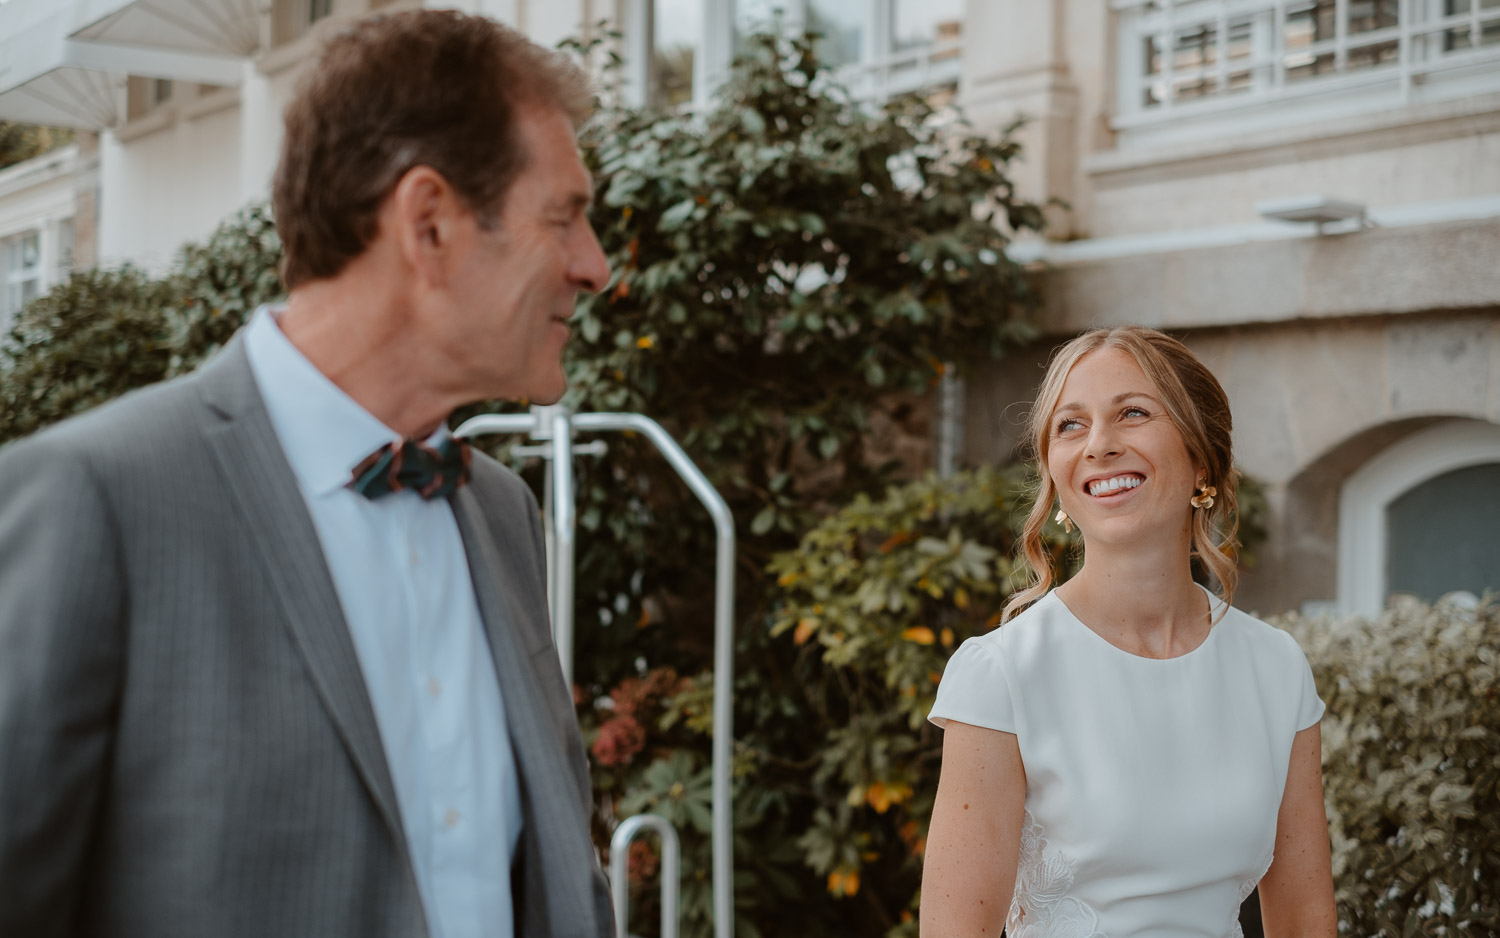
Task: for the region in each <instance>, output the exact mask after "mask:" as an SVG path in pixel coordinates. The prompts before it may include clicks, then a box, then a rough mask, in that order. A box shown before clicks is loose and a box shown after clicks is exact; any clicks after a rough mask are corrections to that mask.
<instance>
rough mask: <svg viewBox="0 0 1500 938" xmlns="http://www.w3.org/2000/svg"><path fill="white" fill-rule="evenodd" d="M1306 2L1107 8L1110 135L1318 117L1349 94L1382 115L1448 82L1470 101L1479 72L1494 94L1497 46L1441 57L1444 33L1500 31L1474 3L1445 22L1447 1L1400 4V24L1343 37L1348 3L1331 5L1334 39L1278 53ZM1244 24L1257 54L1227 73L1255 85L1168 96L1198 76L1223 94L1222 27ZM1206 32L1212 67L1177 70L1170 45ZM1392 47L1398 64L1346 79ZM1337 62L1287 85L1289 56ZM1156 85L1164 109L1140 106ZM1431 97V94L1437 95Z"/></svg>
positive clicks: (1133, 2)
mask: <svg viewBox="0 0 1500 938" xmlns="http://www.w3.org/2000/svg"><path fill="white" fill-rule="evenodd" d="M1300 2H1304V0H1110V8H1111V10H1112V11H1113V12H1114V19H1115V37H1116V41H1115V48H1116V50H1117V53H1118V54H1117V56H1116V61H1117V84H1116V87H1117V89H1118V97H1117V100H1116V109H1115V116H1114V118H1113V120H1112V124H1113V126H1114V128H1115V129H1116V130H1118V131H1121V132H1122V133H1124V134H1127V135H1128V134H1130V133H1131V132H1139V133H1141V134H1142V135H1149V133H1150V131H1152V130H1153V129H1155V128H1161V127H1164V126H1168V125H1173V124H1177V125H1181V124H1183V123H1186V122H1189V121H1192V120H1194V119H1198V118H1210V117H1213V116H1221V115H1226V114H1232V113H1235V112H1243V111H1245V110H1249V109H1255V108H1259V109H1262V110H1270V109H1273V108H1274V109H1277V110H1279V111H1281V112H1282V113H1283V114H1288V115H1289V116H1294V112H1292V111H1290V110H1289V108H1288V105H1289V104H1291V103H1293V102H1297V103H1298V104H1299V106H1300V104H1301V103H1302V102H1306V103H1307V104H1309V105H1311V107H1310V108H1309V109H1308V110H1307V111H1305V112H1304V116H1316V115H1315V111H1316V104H1315V102H1318V101H1322V102H1329V101H1332V100H1334V99H1336V98H1340V97H1342V98H1344V99H1345V100H1347V97H1348V95H1349V94H1350V93H1351V92H1356V91H1357V92H1364V93H1367V94H1370V95H1373V96H1374V97H1375V99H1376V100H1375V101H1374V102H1372V103H1377V104H1378V105H1380V106H1383V107H1400V106H1405V105H1409V104H1412V103H1414V102H1415V101H1416V100H1418V98H1419V97H1421V98H1422V99H1423V100H1428V99H1432V98H1435V97H1443V96H1445V95H1443V94H1442V93H1441V90H1440V89H1437V86H1438V85H1440V84H1442V83H1443V82H1447V81H1449V80H1450V79H1454V80H1455V81H1453V82H1452V84H1453V85H1454V87H1452V88H1451V92H1452V95H1455V96H1456V95H1459V94H1464V93H1472V90H1473V88H1472V85H1470V84H1465V83H1463V79H1472V78H1473V77H1474V76H1475V75H1476V74H1479V75H1482V76H1483V78H1484V80H1485V81H1487V82H1488V83H1489V85H1490V86H1491V87H1493V83H1494V77H1495V74H1496V73H1497V72H1500V46H1486V47H1479V46H1474V47H1471V48H1469V49H1467V50H1462V51H1458V50H1455V51H1450V52H1443V51H1442V50H1441V48H1440V44H1441V42H1442V36H1443V34H1444V33H1445V32H1446V31H1447V30H1450V29H1459V28H1468V29H1469V30H1470V31H1471V32H1470V35H1472V36H1477V35H1478V34H1479V31H1480V30H1481V29H1482V28H1484V27H1489V28H1492V29H1493V28H1495V27H1496V26H1497V25H1500V7H1494V8H1489V9H1481V8H1480V4H1479V2H1478V0H1475V2H1473V3H1471V4H1470V6H1469V10H1468V12H1466V13H1459V14H1454V15H1452V16H1444V15H1443V13H1442V10H1443V0H1400V4H1399V12H1398V23H1397V25H1396V26H1392V27H1386V28H1383V29H1378V30H1371V31H1368V32H1362V33H1359V34H1357V35H1350V34H1349V33H1348V29H1347V26H1348V13H1349V5H1350V2H1351V0H1337V5H1336V12H1335V17H1334V19H1335V35H1334V36H1333V38H1331V39H1322V40H1318V41H1317V42H1315V43H1313V44H1312V45H1309V46H1306V47H1301V48H1298V49H1296V50H1288V49H1286V48H1284V47H1283V46H1282V43H1283V41H1284V37H1285V27H1286V16H1287V10H1288V7H1291V6H1294V5H1296V4H1298V3H1300ZM1243 18H1249V19H1250V20H1251V23H1252V47H1253V51H1252V54H1251V56H1250V58H1249V59H1248V60H1240V61H1237V62H1236V63H1234V67H1233V70H1234V71H1235V72H1241V71H1244V70H1246V69H1249V71H1250V73H1251V75H1252V86H1251V88H1250V89H1249V90H1246V91H1242V92H1236V93H1228V94H1226V93H1223V92H1220V93H1217V94H1211V95H1206V96H1202V97H1192V98H1190V99H1185V100H1178V99H1177V97H1176V95H1175V94H1174V93H1173V90H1174V89H1175V88H1176V87H1177V86H1178V85H1180V84H1184V83H1187V82H1191V81H1196V80H1198V79H1200V78H1213V79H1215V80H1216V81H1217V85H1218V87H1219V88H1224V87H1225V86H1226V84H1227V78H1228V75H1229V73H1230V63H1229V59H1228V54H1227V53H1228V41H1229V37H1228V29H1227V26H1228V24H1229V22H1230V21H1231V20H1240V19H1243ZM1200 25H1202V26H1208V27H1211V28H1213V29H1214V30H1215V38H1216V42H1217V50H1216V55H1215V61H1214V62H1213V64H1212V65H1211V66H1205V67H1202V68H1199V69H1194V70H1192V71H1189V72H1174V71H1173V67H1172V66H1173V62H1172V58H1173V38H1174V37H1175V36H1176V35H1177V34H1178V33H1179V32H1180V31H1181V30H1183V29H1184V28H1192V27H1195V26H1200ZM1152 37H1155V38H1156V40H1157V41H1158V42H1159V43H1160V45H1161V48H1162V50H1163V52H1162V71H1161V73H1160V75H1158V76H1155V77H1154V78H1151V77H1148V76H1147V75H1146V74H1145V68H1144V66H1145V61H1144V49H1145V45H1146V42H1147V40H1148V39H1150V38H1152ZM1392 41H1394V42H1396V43H1397V44H1398V46H1397V49H1398V53H1397V58H1396V61H1394V62H1392V63H1390V64H1388V65H1382V66H1378V67H1374V68H1365V69H1360V70H1357V71H1352V72H1344V71H1343V69H1344V66H1345V64H1346V62H1347V61H1348V57H1349V53H1350V52H1351V51H1352V50H1356V49H1360V48H1364V47H1367V46H1374V45H1380V44H1384V43H1388V42H1392ZM1330 53H1331V54H1333V55H1334V59H1335V72H1334V73H1333V74H1329V75H1326V76H1316V77H1312V78H1307V79H1304V80H1301V81H1297V82H1295V83H1291V84H1289V83H1288V82H1287V77H1286V75H1287V60H1288V58H1289V57H1291V56H1303V55H1313V56H1317V55H1326V54H1330ZM1153 81H1154V83H1157V84H1162V85H1164V86H1165V87H1166V89H1167V94H1166V95H1165V97H1164V98H1163V99H1162V100H1161V101H1160V103H1158V104H1155V105H1152V106H1149V107H1148V106H1147V105H1146V104H1145V103H1144V98H1145V91H1146V89H1147V87H1148V82H1153ZM1435 90H1436V92H1437V93H1434V91H1435Z"/></svg>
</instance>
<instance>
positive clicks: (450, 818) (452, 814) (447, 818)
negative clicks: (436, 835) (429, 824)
mask: <svg viewBox="0 0 1500 938" xmlns="http://www.w3.org/2000/svg"><path fill="white" fill-rule="evenodd" d="M443 826H444V827H448V828H453V827H457V826H458V812H457V811H455V810H454V809H453V808H449V809H448V810H447V811H444V812H443Z"/></svg>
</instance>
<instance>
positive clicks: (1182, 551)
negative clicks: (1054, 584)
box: [1057, 543, 1210, 658]
mask: <svg viewBox="0 0 1500 938" xmlns="http://www.w3.org/2000/svg"><path fill="white" fill-rule="evenodd" d="M1057 595H1058V598H1059V599H1061V600H1062V601H1063V602H1064V603H1066V604H1067V606H1068V609H1069V610H1070V611H1071V612H1072V613H1073V614H1074V615H1075V616H1077V617H1078V619H1079V621H1081V622H1083V623H1084V624H1085V625H1087V626H1088V627H1089V628H1091V629H1093V630H1094V631H1095V632H1098V633H1099V634H1100V635H1101V636H1103V637H1104V638H1105V639H1107V640H1108V641H1110V642H1111V643H1113V644H1115V645H1117V646H1119V647H1120V648H1123V649H1124V650H1126V651H1128V652H1130V653H1131V654H1135V655H1140V656H1143V657H1148V658H1175V657H1177V656H1178V655H1182V654H1186V653H1187V652H1189V651H1192V650H1193V649H1194V648H1197V647H1198V645H1199V644H1201V643H1202V641H1203V639H1204V638H1206V637H1207V635H1208V628H1209V613H1210V607H1209V603H1208V599H1207V597H1206V596H1204V593H1203V590H1202V589H1201V588H1200V587H1199V586H1198V585H1197V584H1196V583H1194V582H1193V573H1192V564H1191V561H1190V560H1189V557H1188V552H1187V550H1186V545H1185V544H1182V545H1179V544H1175V543H1174V544H1172V545H1162V547H1161V548H1160V549H1156V550H1153V549H1151V548H1149V547H1142V546H1140V545H1134V546H1131V547H1130V548H1128V549H1126V548H1121V547H1115V546H1113V545H1100V546H1098V547H1095V548H1093V549H1087V548H1086V550H1085V554H1084V563H1083V567H1082V569H1080V570H1079V571H1078V573H1077V574H1075V575H1074V576H1073V578H1072V579H1070V580H1069V581H1068V582H1067V583H1065V584H1063V585H1062V586H1060V587H1058V588H1057Z"/></svg>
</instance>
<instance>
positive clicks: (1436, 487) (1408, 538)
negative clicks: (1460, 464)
mask: <svg viewBox="0 0 1500 938" xmlns="http://www.w3.org/2000/svg"><path fill="white" fill-rule="evenodd" d="M1497 488H1500V463H1489V464H1487V465H1480V466H1470V467H1468V468H1466V469H1456V470H1454V471H1452V472H1445V473H1443V474H1442V475H1440V476H1437V477H1436V478H1432V479H1428V480H1427V481H1426V482H1423V483H1421V484H1420V485H1418V486H1416V487H1415V488H1413V489H1411V490H1409V491H1407V492H1406V493H1404V494H1403V495H1401V496H1400V497H1399V498H1397V499H1396V500H1395V501H1393V502H1391V503H1390V505H1389V506H1387V508H1386V580H1385V581H1386V585H1387V588H1388V589H1389V590H1390V591H1391V592H1392V593H1411V594H1413V595H1416V596H1420V597H1422V598H1423V599H1427V600H1434V599H1437V598H1438V597H1440V596H1442V595H1443V594H1444V593H1450V592H1452V591H1454V590H1467V591H1468V592H1471V593H1473V594H1474V595H1475V596H1479V595H1481V594H1483V593H1484V591H1485V590H1486V589H1500V538H1497V537H1495V531H1496V530H1497V529H1500V498H1496V497H1495V492H1496V490H1497Z"/></svg>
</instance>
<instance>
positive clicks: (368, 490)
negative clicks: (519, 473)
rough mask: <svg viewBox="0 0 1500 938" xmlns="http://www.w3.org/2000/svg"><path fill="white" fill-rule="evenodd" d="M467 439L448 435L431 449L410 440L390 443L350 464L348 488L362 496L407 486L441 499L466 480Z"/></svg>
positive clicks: (424, 495) (382, 493)
mask: <svg viewBox="0 0 1500 938" xmlns="http://www.w3.org/2000/svg"><path fill="white" fill-rule="evenodd" d="M469 455H470V454H469V441H468V440H464V439H459V438H457V437H448V438H446V439H444V440H443V442H442V443H440V444H438V446H437V448H436V449H434V448H433V447H431V446H428V445H426V444H425V443H418V442H415V441H414V440H403V441H402V442H400V443H396V442H391V443H387V444H386V445H384V446H382V447H381V448H380V449H377V450H376V451H375V452H373V453H371V454H370V455H369V456H366V457H365V458H364V460H363V461H361V462H360V464H359V465H357V466H355V467H354V478H353V479H351V480H350V482H349V487H350V488H351V489H353V490H354V491H356V492H358V493H359V494H361V495H363V496H364V497H365V498H379V497H380V496H382V495H388V494H390V493H391V492H399V491H401V490H403V489H410V490H411V491H413V492H416V493H417V494H418V495H420V496H422V497H423V498H437V497H439V496H442V497H444V498H446V497H448V496H449V495H452V494H453V492H454V491H455V490H456V489H458V487H459V486H461V485H463V484H464V483H465V482H468V481H469Z"/></svg>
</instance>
